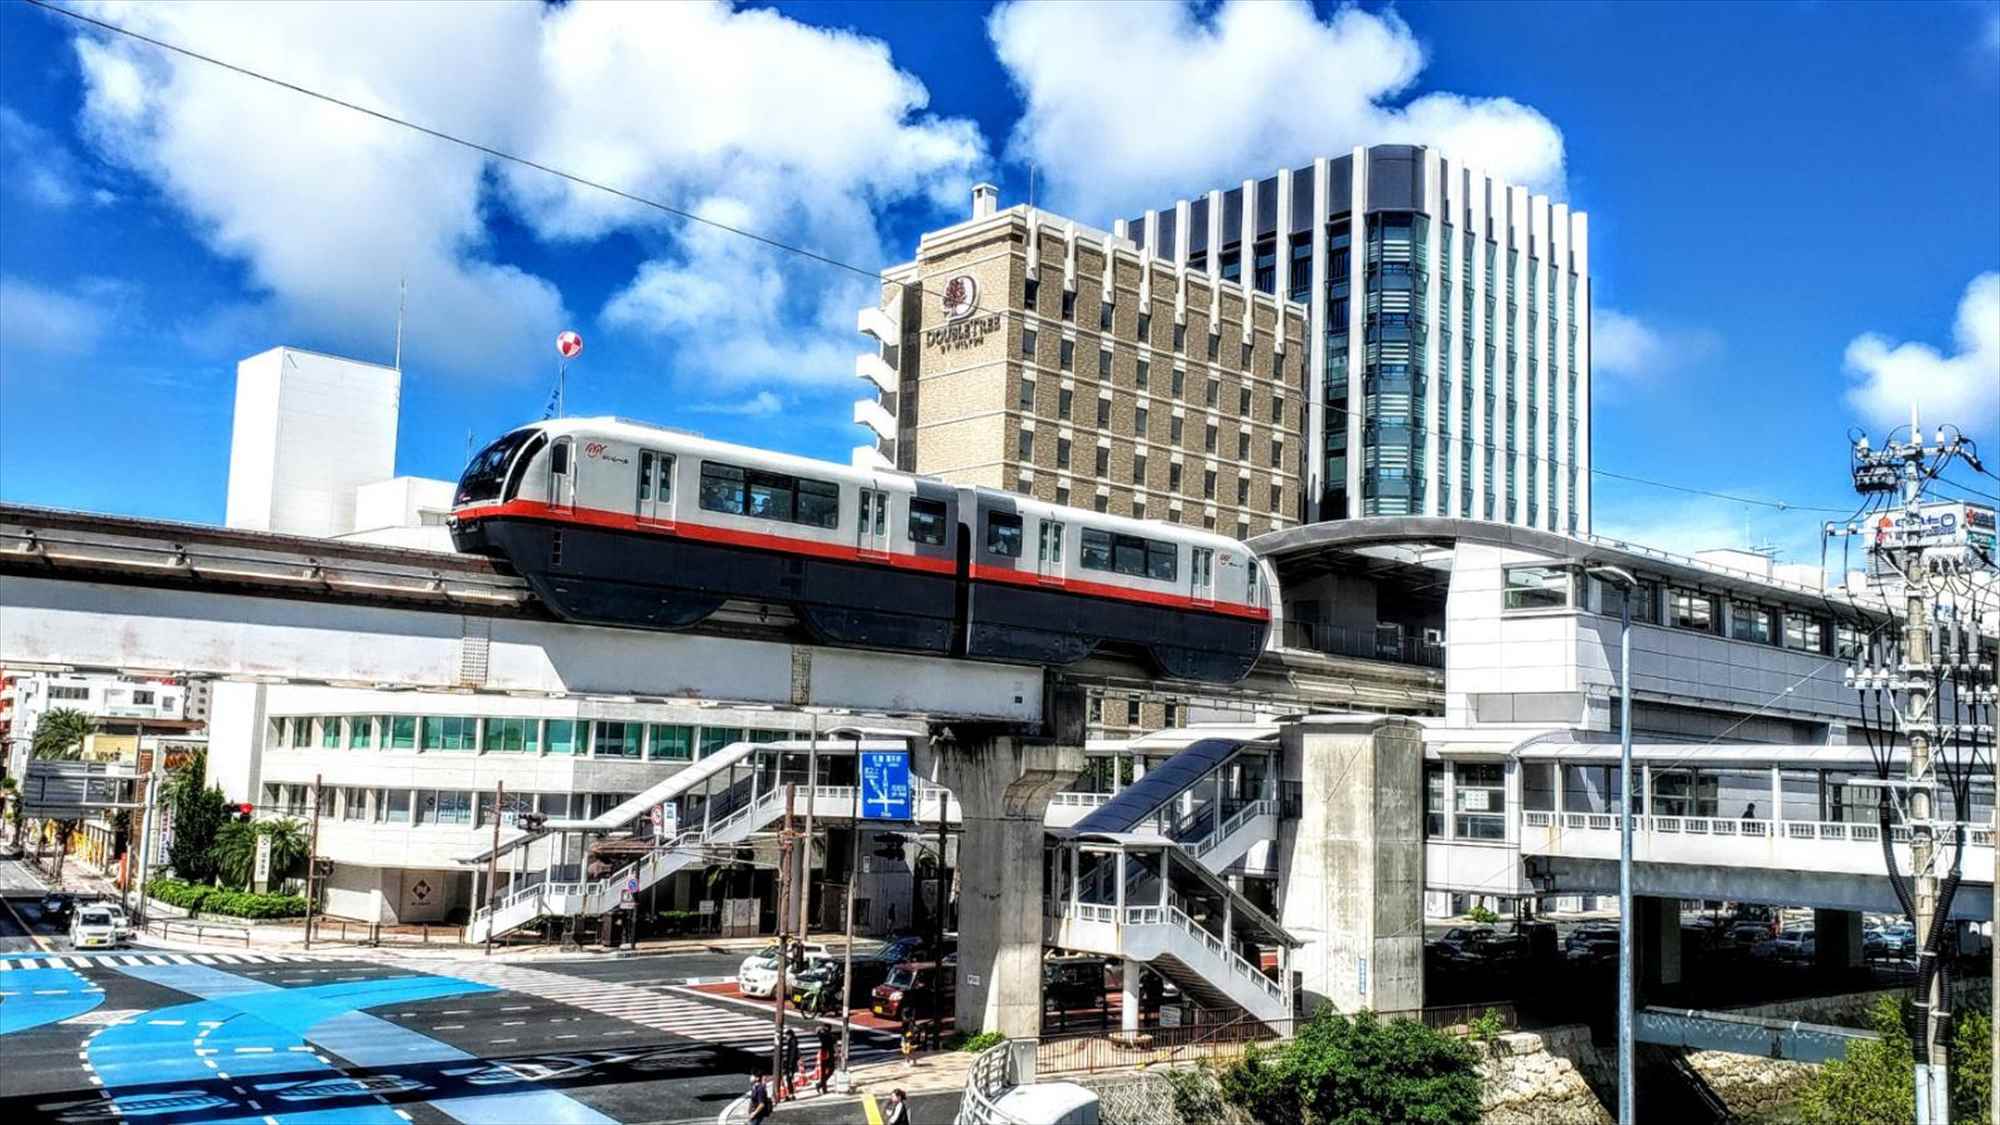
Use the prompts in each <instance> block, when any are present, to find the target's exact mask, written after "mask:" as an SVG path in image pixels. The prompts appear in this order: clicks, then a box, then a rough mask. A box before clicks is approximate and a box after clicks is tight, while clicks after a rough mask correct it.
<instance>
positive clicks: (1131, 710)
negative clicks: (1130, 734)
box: [1125, 699, 1139, 727]
mask: <svg viewBox="0 0 2000 1125" xmlns="http://www.w3.org/2000/svg"><path fill="white" fill-rule="evenodd" d="M1125 725H1126V726H1128V727H1136V726H1138V725H1139V701H1138V700H1136V699H1128V700H1126V701H1125Z"/></svg>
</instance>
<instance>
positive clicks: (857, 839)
mask: <svg viewBox="0 0 2000 1125" xmlns="http://www.w3.org/2000/svg"><path fill="white" fill-rule="evenodd" d="M847 817H848V820H847V823H848V826H849V828H850V829H851V831H852V835H851V840H852V844H851V846H850V847H849V848H848V849H847V851H848V856H847V894H846V895H845V896H843V897H845V898H846V899H847V947H846V949H845V950H843V951H842V953H841V967H840V1092H841V1093H843V1094H845V1093H847V1092H849V1091H850V1090H851V1089H852V1088H853V1087H852V1082H851V1080H850V1079H849V1077H848V1070H847V1052H848V1049H849V1048H850V1047H852V1046H853V1043H854V1039H853V1035H852V1033H851V1032H850V1031H849V1028H848V1017H849V1015H851V1014H852V1013H851V1012H850V1009H851V1008H852V1006H853V1005H852V1000H853V989H854V888H855V887H857V886H859V885H860V883H861V736H860V735H859V734H856V735H855V736H854V804H853V806H852V808H851V809H850V810H849V812H848V814H847ZM1994 897H1995V898H1996V899H2000V895H1996V896H1994ZM1994 933H1995V934H1996V935H2000V927H1996V928H1995V930H1994ZM1996 1026H2000V1025H1996ZM1995 1125H2000V1122H1995Z"/></svg>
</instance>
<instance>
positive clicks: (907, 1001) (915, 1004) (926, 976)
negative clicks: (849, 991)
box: [869, 961, 958, 1020]
mask: <svg viewBox="0 0 2000 1125" xmlns="http://www.w3.org/2000/svg"><path fill="white" fill-rule="evenodd" d="M957 998H958V967H957V966H956V965H953V964H950V963H946V964H943V965H940V964H939V963H938V962H936V961H905V962H903V963H902V964H900V965H898V966H896V967H895V968H894V969H891V970H890V971H889V979H888V980H885V981H883V982H882V983H881V984H878V985H876V986H875V992H874V996H873V998H872V1002H871V1003H870V1004H869V1007H870V1009H871V1010H873V1011H874V1013H875V1014H876V1015H878V1016H881V1017H882V1018H884V1019H892V1020H901V1019H929V1018H930V1017H931V1016H933V1015H944V1014H945V1013H947V1012H949V1011H951V1008H952V1004H953V1002H954V1001H956V1000H957Z"/></svg>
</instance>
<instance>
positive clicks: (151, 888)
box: [146, 879, 215, 912]
mask: <svg viewBox="0 0 2000 1125" xmlns="http://www.w3.org/2000/svg"><path fill="white" fill-rule="evenodd" d="M214 890H215V888H214V887H204V886H200V885H197V884H195V883H189V882H184V881H182V880H180V879H155V880H153V881H152V882H150V883H148V884H146V893H147V894H148V895H150V896H152V897H153V898H156V899H159V900H160V901H161V902H164V903H166V904H167V905H168V906H178V907H180V908H181V909H182V910H187V911H190V912H192V911H196V910H200V909H201V906H202V903H203V902H205V901H207V899H208V896H209V894H210V892H212V891H214Z"/></svg>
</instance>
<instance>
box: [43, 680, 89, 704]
mask: <svg viewBox="0 0 2000 1125" xmlns="http://www.w3.org/2000/svg"><path fill="white" fill-rule="evenodd" d="M89 698H90V689H89V688H87V687H78V686H75V685H72V684H50V685H49V700H50V701H51V702H53V701H55V700H58V699H60V700H66V701H69V702H81V701H83V700H86V699H89Z"/></svg>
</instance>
